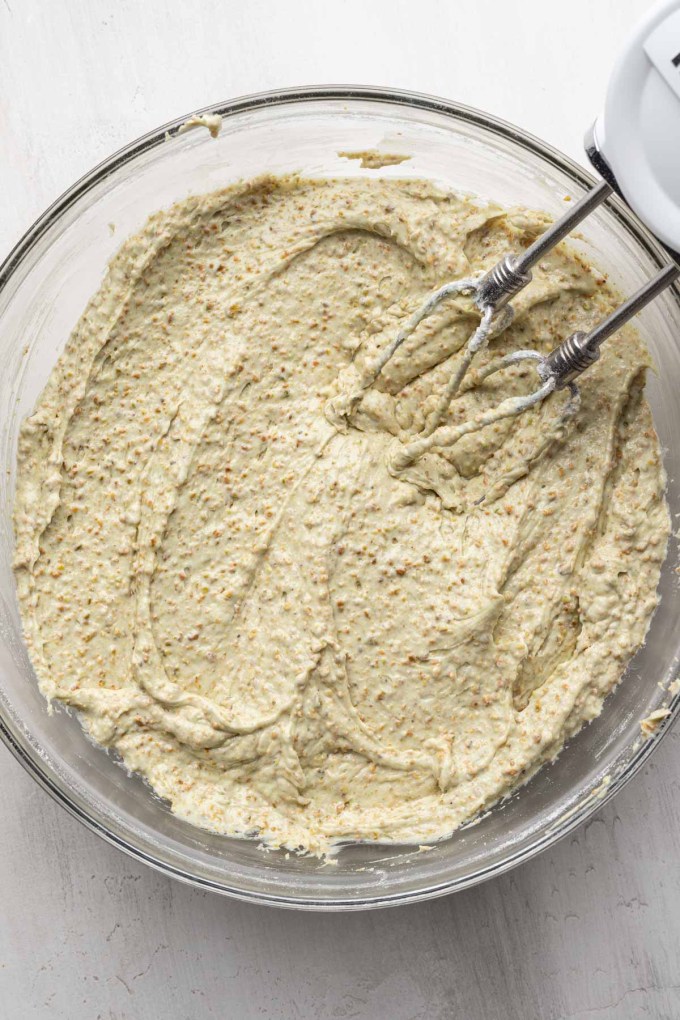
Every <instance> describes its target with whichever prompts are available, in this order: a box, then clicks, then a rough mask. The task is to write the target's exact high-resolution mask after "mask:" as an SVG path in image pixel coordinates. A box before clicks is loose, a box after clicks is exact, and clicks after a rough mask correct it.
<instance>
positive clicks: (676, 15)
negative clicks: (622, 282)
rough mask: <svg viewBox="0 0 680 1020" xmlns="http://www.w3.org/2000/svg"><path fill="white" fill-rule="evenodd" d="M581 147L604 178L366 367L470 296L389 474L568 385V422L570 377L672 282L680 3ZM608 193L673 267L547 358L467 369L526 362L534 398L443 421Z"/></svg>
mask: <svg viewBox="0 0 680 1020" xmlns="http://www.w3.org/2000/svg"><path fill="white" fill-rule="evenodd" d="M600 138H602V139H603V142H602V143H601V142H600V141H599V139H600ZM673 139H674V141H673ZM586 151H587V154H588V156H589V158H590V160H591V162H592V163H593V165H594V167H595V169H596V170H597V171H598V172H599V173H600V175H601V176H602V177H603V178H604V179H603V180H602V182H601V183H600V184H598V185H597V186H595V187H594V188H593V189H592V190H591V191H589V192H588V193H587V194H586V195H585V196H584V197H583V198H582V199H581V200H580V201H579V202H577V203H576V205H574V206H573V207H572V208H571V209H570V210H569V211H568V212H567V213H566V215H564V216H563V217H561V218H560V219H559V220H558V221H557V222H555V223H554V224H553V225H552V226H551V227H550V228H549V229H548V230H546V231H545V232H544V233H543V234H542V235H541V236H540V237H538V238H537V239H536V240H535V241H534V243H533V244H532V245H531V246H530V247H529V248H527V249H526V251H524V252H523V253H522V254H520V255H514V254H508V255H505V256H504V257H503V258H502V259H501V260H500V262H498V263H497V264H496V265H495V266H494V267H493V268H492V269H491V270H490V271H489V272H487V273H485V274H484V275H483V276H482V277H481V278H479V279H465V280H457V281H452V282H450V283H447V284H445V285H444V286H443V287H440V288H439V289H438V290H436V291H435V292H434V293H432V294H431V295H430V297H429V298H428V299H427V300H426V301H425V303H424V304H423V305H422V307H421V308H420V309H418V311H416V312H415V314H414V315H412V316H411V318H410V319H409V320H408V322H406V323H405V325H404V327H403V328H402V329H401V330H400V332H399V333H398V335H397V336H396V337H395V338H394V340H393V341H392V342H391V343H390V344H389V345H388V346H387V348H386V349H385V350H384V351H383V352H382V353H381V354H380V356H379V358H378V359H377V361H376V362H375V363H374V364H373V365H372V366H371V368H370V369H369V371H368V373H367V376H366V377H365V380H364V386H365V385H368V384H370V382H372V381H373V380H374V379H375V378H376V377H377V376H378V375H379V374H380V372H381V371H382V369H383V368H384V367H385V365H386V364H387V362H388V361H389V360H390V359H391V358H392V357H393V356H394V354H395V352H396V351H397V350H398V349H399V347H401V345H402V344H403V343H404V341H405V340H407V339H408V337H409V336H411V334H412V333H413V332H414V330H415V329H416V327H417V326H418V325H419V323H421V322H422V321H423V320H424V319H426V318H428V317H429V316H430V315H432V313H433V312H434V310H435V309H436V308H437V307H438V306H439V305H440V304H441V302H443V301H445V300H446V299H447V298H449V297H451V296H452V295H456V294H469V295H471V296H472V298H473V300H474V303H475V304H476V306H477V308H478V309H479V311H480V313H481V321H480V324H479V326H478V327H477V329H476V330H475V332H474V333H473V335H472V336H471V338H470V340H469V341H468V343H467V345H466V347H465V349H464V352H463V356H462V359H461V361H460V364H459V366H458V368H457V369H456V371H455V373H454V375H453V377H452V378H451V379H450V380H449V383H448V384H447V386H446V388H445V390H444V392H443V393H442V395H441V397H440V399H439V401H438V403H437V406H436V408H435V410H434V412H433V413H432V414H430V416H429V417H428V420H427V422H426V425H425V428H424V429H423V430H422V431H421V432H420V434H419V435H418V436H417V437H415V438H414V439H413V440H412V441H411V442H409V443H408V444H404V445H402V446H401V447H400V448H399V450H398V452H397V453H396V454H395V456H394V457H393V459H392V463H391V467H392V468H393V469H394V470H395V471H400V470H403V469H404V468H406V467H408V465H409V464H412V463H413V462H414V461H415V460H417V459H418V458H419V457H421V456H422V455H423V454H424V453H427V452H428V451H429V450H431V449H433V448H434V447H440V448H441V447H445V446H451V445H452V444H453V443H456V442H457V441H458V440H459V439H461V438H462V437H463V436H464V435H468V434H469V433H471V432H477V431H479V430H480V429H482V428H485V427H486V426H487V425H490V424H493V423H494V422H497V421H500V420H502V419H503V418H508V417H513V416H515V415H518V414H521V413H522V412H523V411H526V410H527V409H528V408H530V407H533V406H534V405H535V404H538V403H540V402H541V401H542V400H545V399H546V397H548V396H550V394H551V393H553V392H554V391H556V390H561V389H564V388H565V387H568V388H569V390H570V397H569V400H568V401H567V403H566V405H565V408H564V410H563V411H562V415H561V420H562V422H566V421H567V420H568V419H569V418H571V417H573V415H574V414H575V413H576V411H577V410H578V406H579V401H580V398H579V390H578V386H577V384H576V382H575V380H576V379H577V378H578V377H579V376H580V375H581V373H582V372H584V371H585V370H586V369H587V368H589V366H590V365H592V364H593V363H594V362H595V361H597V359H598V358H599V356H600V347H601V345H602V344H603V342H604V341H605V340H607V338H608V337H610V336H612V334H613V333H616V332H617V330H619V329H620V328H621V327H622V326H623V325H625V323H627V322H628V321H629V320H630V319H631V318H633V316H634V315H636V314H637V313H638V312H639V311H641V310H642V309H643V308H644V307H645V305H647V304H648V303H649V302H650V301H652V300H653V299H654V298H655V297H657V295H658V294H660V293H661V292H662V291H663V290H665V289H666V288H667V287H669V286H670V285H671V284H672V283H673V282H674V281H675V280H677V279H678V278H679V277H680V265H679V264H678V263H679V262H680V255H678V252H680V0H670V2H669V0H666V2H664V3H662V4H661V5H660V6H658V7H657V8H656V9H655V10H654V11H653V12H652V14H651V15H649V16H648V17H647V19H646V20H645V22H644V23H643V24H642V25H641V26H640V27H639V28H638V30H637V32H636V33H635V35H634V37H633V39H632V40H631V42H630V44H629V47H628V49H627V50H626V51H625V53H624V55H623V57H622V58H621V59H620V61H619V64H618V65H617V67H616V68H615V71H614V74H613V76H612V79H611V81H610V86H609V90H608V94H607V102H606V106H605V112H604V115H603V117H602V118H601V119H600V120H599V121H597V122H596V123H595V125H594V127H593V128H592V130H591V132H590V134H589V136H588V137H587V139H586ZM613 192H616V193H617V194H618V195H619V196H620V197H621V198H623V199H624V201H626V203H627V204H628V205H629V206H630V208H632V209H633V210H634V211H635V212H636V213H637V214H638V216H639V217H640V218H641V219H642V220H643V222H644V223H645V224H646V226H647V227H649V229H650V230H651V231H652V232H653V233H654V234H655V235H656V237H657V238H658V239H659V240H660V241H661V242H662V244H663V245H664V247H665V248H666V250H667V252H668V254H669V256H670V257H671V259H673V260H674V261H672V262H671V263H669V264H668V265H667V266H665V267H664V268H663V269H662V270H661V271H660V272H659V273H658V274H657V275H656V276H655V277H654V278H653V279H652V280H650V281H649V283H647V284H645V285H644V286H643V287H641V288H640V290H638V291H637V293H636V294H634V295H633V296H632V297H631V298H629V299H628V300H627V301H625V302H624V303H623V304H622V305H621V306H620V307H619V308H617V309H616V310H615V311H613V312H612V313H611V315H609V316H608V317H607V318H606V319H605V320H604V321H603V322H600V323H599V324H598V325H597V326H596V327H595V328H594V329H593V330H591V331H590V332H589V333H585V332H581V331H578V332H576V333H572V334H571V336H569V337H567V338H566V339H565V340H563V341H562V343H560V344H559V345H558V346H557V347H556V348H555V349H554V350H553V351H551V352H550V353H549V354H548V355H542V354H540V353H539V352H538V351H535V350H521V351H516V352H514V353H512V354H509V355H507V356H505V357H501V358H497V359H496V360H495V361H492V362H491V363H490V364H488V365H487V366H485V367H484V368H483V369H481V370H479V371H478V372H476V373H475V381H476V382H481V381H483V380H484V379H486V378H488V377H489V376H490V375H493V374H494V373H496V372H498V371H501V370H502V369H504V368H507V367H509V366H510V365H513V364H517V363H519V362H530V363H533V364H534V365H535V367H536V371H537V374H538V380H539V385H538V386H537V388H536V389H535V390H534V391H533V392H532V393H530V394H528V395H527V396H520V397H510V398H508V399H506V400H504V401H502V402H501V403H500V404H499V405H498V406H497V407H495V408H492V409H490V410H487V411H485V412H483V413H481V414H479V415H478V416H477V417H475V418H472V419H470V420H469V421H467V422H463V423H462V424H459V425H443V424H442V419H443V418H444V416H445V414H446V411H447V410H448V407H449V405H450V403H451V401H452V399H453V398H454V397H455V396H456V394H457V393H459V391H460V389H461V386H462V384H463V380H464V378H465V376H466V374H467V372H468V370H469V369H470V367H471V365H472V362H473V359H474V357H475V355H476V354H477V353H478V352H480V351H482V350H483V349H484V348H485V347H486V346H487V345H488V343H489V340H490V339H491V337H492V336H494V335H497V334H498V333H499V332H500V331H502V329H504V328H506V326H507V325H508V324H509V322H510V321H511V319H512V306H511V305H510V301H511V299H512V298H513V297H515V296H516V295H517V294H518V293H519V292H520V291H521V290H522V289H523V288H524V287H526V285H527V284H528V283H529V282H530V281H531V270H532V268H533V267H534V266H535V265H536V263H537V262H539V261H540V259H541V258H543V257H544V256H545V255H546V254H547V253H548V252H549V251H551V250H552V249H553V248H554V247H555V245H557V244H558V243H559V242H560V241H562V240H563V239H564V238H565V237H566V236H567V235H568V234H569V233H571V231H572V230H573V229H574V228H575V227H576V226H577V225H578V224H579V223H581V222H582V221H583V220H584V219H585V218H586V216H588V215H589V214H590V213H591V212H592V211H593V210H594V209H596V208H597V207H598V206H599V205H601V204H602V203H603V202H604V201H605V199H607V198H608V197H609V196H610V195H611V194H612V193H613Z"/></svg>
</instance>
